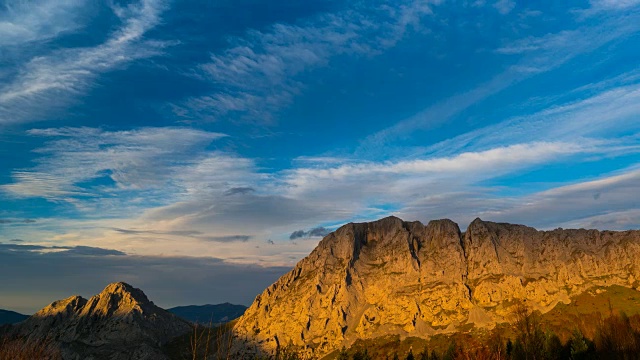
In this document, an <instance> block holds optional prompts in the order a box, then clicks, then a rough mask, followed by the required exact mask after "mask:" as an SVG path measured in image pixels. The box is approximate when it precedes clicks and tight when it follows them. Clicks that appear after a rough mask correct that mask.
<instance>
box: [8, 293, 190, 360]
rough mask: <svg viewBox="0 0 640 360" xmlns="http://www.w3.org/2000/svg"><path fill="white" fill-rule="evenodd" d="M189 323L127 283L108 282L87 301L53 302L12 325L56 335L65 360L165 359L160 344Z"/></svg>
mask: <svg viewBox="0 0 640 360" xmlns="http://www.w3.org/2000/svg"><path fill="white" fill-rule="evenodd" d="M190 329H191V326H190V325H189V323H188V322H186V321H184V320H182V319H179V318H178V317H176V316H175V315H173V314H171V313H169V312H167V311H166V310H163V309H161V308H159V307H157V306H155V305H154V304H153V302H151V301H149V299H148V298H147V296H146V295H145V294H144V292H142V290H140V289H137V288H135V287H133V286H131V285H129V284H127V283H124V282H117V283H113V284H109V285H108V286H107V287H105V288H104V290H103V291H102V292H101V293H99V294H98V295H95V296H92V297H91V298H90V299H89V300H87V299H84V298H82V297H80V296H72V297H69V298H66V299H64V300H59V301H55V302H53V303H52V304H51V305H49V306H47V307H46V308H44V309H42V310H40V311H39V312H38V313H36V314H35V315H34V316H31V317H30V318H29V319H27V320H25V321H24V322H23V323H21V324H20V325H18V326H16V327H15V332H16V334H19V335H20V336H24V337H30V338H33V339H45V338H51V339H55V343H56V346H59V347H60V349H62V350H63V358H65V359H67V358H69V359H76V358H78V359H87V358H94V359H95V358H97V359H106V358H109V359H132V358H136V359H165V358H166V357H165V356H164V355H163V353H162V350H161V349H160V347H161V346H162V344H165V343H167V342H168V341H169V340H171V339H172V338H174V337H176V336H179V335H182V334H185V333H187V332H189V331H190Z"/></svg>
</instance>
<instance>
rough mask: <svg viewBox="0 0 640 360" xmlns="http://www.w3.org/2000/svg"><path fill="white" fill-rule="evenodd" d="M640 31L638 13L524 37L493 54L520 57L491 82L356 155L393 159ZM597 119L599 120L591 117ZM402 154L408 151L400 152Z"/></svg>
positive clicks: (369, 140) (366, 144)
mask: <svg viewBox="0 0 640 360" xmlns="http://www.w3.org/2000/svg"><path fill="white" fill-rule="evenodd" d="M639 30H640V13H638V12H631V13H629V14H627V15H625V16H624V17H611V18H606V19H604V21H602V22H601V23H599V24H598V25H595V26H584V27H581V28H579V29H577V30H563V31H559V32H557V33H552V34H546V35H543V36H540V37H526V38H523V39H520V40H517V41H514V42H512V43H509V44H507V45H505V46H503V47H501V48H499V49H497V52H499V53H504V54H520V55H521V56H522V57H521V58H520V59H519V60H518V61H517V62H515V63H514V64H513V65H511V66H510V67H509V68H507V69H506V70H505V71H504V72H502V73H500V74H498V75H496V76H495V77H493V78H492V79H491V80H489V81H487V82H485V83H482V84H479V85H478V86H476V87H475V88H473V89H471V90H469V91H465V92H462V93H459V94H455V95H453V96H451V97H449V98H447V99H445V100H443V101H441V102H439V103H436V104H435V105H432V106H430V107H428V108H426V109H424V110H422V111H420V112H419V113H417V114H415V115H413V116H411V117H409V118H407V119H404V120H401V121H398V122H396V123H395V124H394V125H392V126H390V127H388V128H386V129H383V130H380V131H378V132H376V133H374V134H371V135H369V136H367V137H366V138H365V139H363V141H362V142H361V144H360V146H359V147H358V149H357V150H356V154H357V155H358V156H359V157H367V158H376V157H379V156H384V155H388V154H390V153H392V144H393V143H394V142H396V141H399V140H403V139H406V137H407V136H409V135H408V134H411V133H413V132H416V131H425V130H429V129H432V128H435V127H437V126H440V125H442V124H445V123H447V122H448V121H450V120H451V119H452V118H453V117H454V116H456V115H458V114H460V113H462V112H463V111H464V110H466V109H468V108H469V107H471V106H472V105H474V104H477V103H480V102H482V101H483V100H485V99H487V98H488V97H490V96H493V95H495V94H498V93H500V92H503V91H504V90H506V89H508V88H509V87H510V86H512V85H514V84H517V83H520V82H522V81H524V80H527V79H529V78H531V77H534V76H537V75H540V74H542V73H545V72H548V71H551V70H553V69H556V68H558V67H559V66H561V65H563V64H566V63H567V62H568V61H569V60H571V59H574V58H575V57H577V56H579V55H581V54H585V53H589V52H592V51H594V50H596V49H598V48H600V47H601V46H604V45H605V44H608V43H610V42H612V41H616V40H619V39H621V38H624V37H627V36H629V35H631V34H634V33H636V32H637V31H639ZM592 118H593V119H596V120H595V121H597V119H598V118H597V117H592ZM403 151H406V149H404V148H403Z"/></svg>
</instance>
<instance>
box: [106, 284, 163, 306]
mask: <svg viewBox="0 0 640 360" xmlns="http://www.w3.org/2000/svg"><path fill="white" fill-rule="evenodd" d="M107 294H112V295H120V296H126V297H130V298H132V299H134V300H136V301H137V302H140V303H148V302H150V301H149V299H148V298H147V295H145V293H144V292H143V291H142V290H140V289H138V288H135V287H133V286H131V285H129V284H127V283H125V282H115V283H112V284H109V285H107V287H105V288H104V290H102V292H101V293H100V294H99V295H98V296H100V295H107Z"/></svg>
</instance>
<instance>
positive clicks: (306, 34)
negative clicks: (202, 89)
mask: <svg viewBox="0 0 640 360" xmlns="http://www.w3.org/2000/svg"><path fill="white" fill-rule="evenodd" d="M435 3H437V1H423V0H412V1H402V2H401V3H400V4H394V7H389V6H386V5H384V4H382V5H381V4H378V3H374V4H373V5H374V7H373V8H371V7H367V6H365V4H366V5H372V4H371V3H366V2H365V3H359V2H358V3H356V5H355V6H353V7H350V8H348V9H345V10H343V11H341V12H337V13H328V14H322V15H319V16H316V17H313V18H311V19H307V20H306V21H305V22H302V23H300V24H296V25H288V24H275V25H273V26H271V27H270V28H269V29H267V30H265V31H258V30H250V31H248V32H247V33H246V35H245V36H244V37H236V38H233V39H232V40H231V41H230V44H231V47H230V48H228V49H226V50H224V51H223V52H222V53H214V54H212V55H211V61H210V62H209V63H206V64H201V65H200V66H199V67H198V69H196V73H197V74H198V76H200V77H201V78H202V79H203V80H206V81H209V82H211V83H213V84H215V86H216V87H218V89H217V90H215V91H213V92H212V93H211V94H208V95H205V96H200V97H194V98H191V99H188V100H186V101H185V102H184V103H182V104H175V105H174V111H175V113H176V114H178V115H181V116H185V117H189V118H194V119H201V118H205V119H210V120H219V119H221V118H224V117H226V116H227V115H229V114H236V115H238V114H239V115H240V116H241V117H242V118H244V119H246V120H247V121H251V122H259V123H262V124H272V123H273V122H274V121H275V118H274V115H275V114H276V113H278V112H279V111H280V110H281V109H282V108H284V107H286V106H288V105H290V104H291V103H292V102H293V101H294V98H295V97H296V96H298V95H299V94H300V93H301V92H303V91H304V87H305V86H304V84H303V81H301V79H300V77H301V76H302V75H303V74H305V73H307V72H309V71H313V70H314V69H317V68H321V67H325V66H327V65H329V63H330V62H331V60H332V59H333V58H336V57H339V56H357V57H367V56H375V55H377V54H379V53H380V52H382V51H383V50H385V49H388V48H391V47H394V46H396V45H397V43H398V42H399V41H401V40H402V38H403V37H404V35H405V33H406V32H407V31H408V30H409V29H412V28H419V27H420V22H421V18H422V17H423V16H427V15H429V14H432V7H433V6H434V4H435Z"/></svg>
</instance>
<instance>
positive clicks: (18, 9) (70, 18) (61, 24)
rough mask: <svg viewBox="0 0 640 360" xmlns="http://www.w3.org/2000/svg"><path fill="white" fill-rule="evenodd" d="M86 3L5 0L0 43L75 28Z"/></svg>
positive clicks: (39, 38) (74, 0) (77, 0)
mask: <svg viewBox="0 0 640 360" xmlns="http://www.w3.org/2000/svg"><path fill="white" fill-rule="evenodd" d="M84 6H85V3H84V2H83V1H81V0H39V1H33V2H25V1H15V0H9V1H6V2H4V3H3V4H2V5H0V47H5V46H14V45H19V44H24V43H28V42H33V41H42V40H48V39H51V38H54V37H56V36H58V35H60V34H61V33H66V32H70V31H72V30H76V29H77V28H78V27H80V26H81V25H80V24H79V17H81V15H80V14H79V12H80V11H79V10H80V9H82V8H83V7H84ZM0 56H1V55H0Z"/></svg>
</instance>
